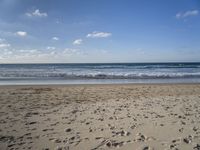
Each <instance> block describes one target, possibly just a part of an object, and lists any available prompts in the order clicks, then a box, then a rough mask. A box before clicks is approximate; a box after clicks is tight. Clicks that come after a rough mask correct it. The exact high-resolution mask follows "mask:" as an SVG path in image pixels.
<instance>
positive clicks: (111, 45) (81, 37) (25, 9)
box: [0, 0, 200, 63]
mask: <svg viewBox="0 0 200 150" xmlns="http://www.w3.org/2000/svg"><path fill="white" fill-rule="evenodd" d="M199 11H200V1H198V0H118V1H116V0H56V1H55V0H0V63H80V62H81V63H92V62H98V63H99V62H172V61H173V62H174V61H199V60H200V12H199Z"/></svg>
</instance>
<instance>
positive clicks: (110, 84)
mask: <svg viewBox="0 0 200 150" xmlns="http://www.w3.org/2000/svg"><path fill="white" fill-rule="evenodd" d="M140 85H157V86H164V85H200V83H193V82H191V83H105V84H104V83H102V84H26V85H15V84H13V85H0V88H3V87H5V88H6V87H52V88H53V87H78V86H87V87H88V86H91V87H98V86H140Z"/></svg>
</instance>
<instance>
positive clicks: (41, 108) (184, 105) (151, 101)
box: [0, 84, 200, 150]
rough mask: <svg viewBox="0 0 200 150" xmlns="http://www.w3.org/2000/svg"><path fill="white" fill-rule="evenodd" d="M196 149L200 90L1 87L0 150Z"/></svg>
mask: <svg viewBox="0 0 200 150" xmlns="http://www.w3.org/2000/svg"><path fill="white" fill-rule="evenodd" d="M116 148H118V149H120V150H121V149H124V150H129V149H130V150H131V149H138V150H140V149H141V150H148V149H181V150H184V149H185V150H188V149H194V150H198V149H200V84H146V85H145V84H135V85H134V84H130V85H68V86H2V87H0V149H2V150H4V149H33V150H36V149H44V150H48V149H58V150H61V149H63V150H65V149H66V150H67V149H70V150H71V149H72V150H78V149H81V150H89V149H91V150H95V149H116Z"/></svg>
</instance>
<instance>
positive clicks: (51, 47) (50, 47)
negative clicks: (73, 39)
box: [46, 46, 56, 50]
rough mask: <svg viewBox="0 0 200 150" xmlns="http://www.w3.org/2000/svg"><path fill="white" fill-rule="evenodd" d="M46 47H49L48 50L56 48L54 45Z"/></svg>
mask: <svg viewBox="0 0 200 150" xmlns="http://www.w3.org/2000/svg"><path fill="white" fill-rule="evenodd" d="M46 49H47V50H55V49H56V48H55V47H53V46H48V47H47V48H46Z"/></svg>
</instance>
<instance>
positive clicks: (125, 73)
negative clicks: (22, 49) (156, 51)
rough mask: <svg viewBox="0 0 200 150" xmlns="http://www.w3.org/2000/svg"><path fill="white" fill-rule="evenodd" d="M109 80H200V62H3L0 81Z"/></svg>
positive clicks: (63, 81) (71, 82)
mask: <svg viewBox="0 0 200 150" xmlns="http://www.w3.org/2000/svg"><path fill="white" fill-rule="evenodd" d="M110 83H122V84H123V83H200V63H98V64H95V63H94V64H1V65H0V85H32V84H37V85H39V84H110Z"/></svg>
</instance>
